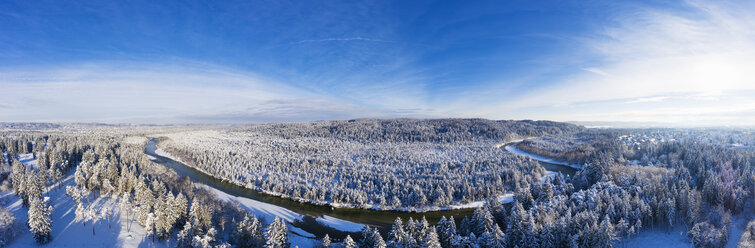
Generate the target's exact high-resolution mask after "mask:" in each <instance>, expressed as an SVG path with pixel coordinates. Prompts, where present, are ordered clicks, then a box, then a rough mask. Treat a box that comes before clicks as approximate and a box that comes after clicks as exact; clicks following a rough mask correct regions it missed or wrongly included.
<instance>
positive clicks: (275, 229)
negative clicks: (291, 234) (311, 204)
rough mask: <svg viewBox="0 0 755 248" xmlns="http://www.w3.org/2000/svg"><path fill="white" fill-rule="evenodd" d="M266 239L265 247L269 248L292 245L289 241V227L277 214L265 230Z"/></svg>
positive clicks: (284, 247) (285, 247)
mask: <svg viewBox="0 0 755 248" xmlns="http://www.w3.org/2000/svg"><path fill="white" fill-rule="evenodd" d="M265 239H266V242H265V247H267V248H282V247H283V248H287V247H289V246H291V244H289V243H288V227H286V223H284V222H283V220H281V219H280V218H278V217H277V216H276V217H275V220H273V223H270V226H268V227H267V230H265Z"/></svg>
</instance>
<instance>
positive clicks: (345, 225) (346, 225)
mask: <svg viewBox="0 0 755 248" xmlns="http://www.w3.org/2000/svg"><path fill="white" fill-rule="evenodd" d="M316 221H317V222H319V223H320V224H323V225H326V226H329V227H332V228H334V229H336V230H340V231H345V232H359V231H361V230H362V228H364V225H362V224H357V223H354V222H351V221H345V220H342V219H338V218H334V217H330V216H327V215H323V216H322V217H321V218H317V219H316Z"/></svg>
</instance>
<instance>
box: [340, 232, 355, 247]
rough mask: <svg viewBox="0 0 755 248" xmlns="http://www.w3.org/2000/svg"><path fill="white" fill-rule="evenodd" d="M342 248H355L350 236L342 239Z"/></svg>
mask: <svg viewBox="0 0 755 248" xmlns="http://www.w3.org/2000/svg"><path fill="white" fill-rule="evenodd" d="M343 248H357V244H356V243H355V242H354V239H352V238H351V235H346V238H345V239H343Z"/></svg>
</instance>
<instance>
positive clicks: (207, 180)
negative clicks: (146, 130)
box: [145, 138, 576, 238]
mask: <svg viewBox="0 0 755 248" xmlns="http://www.w3.org/2000/svg"><path fill="white" fill-rule="evenodd" d="M156 143H157V139H156V138H153V139H151V140H150V141H149V142H148V143H147V145H146V147H145V153H146V154H147V155H150V156H152V157H154V158H155V159H154V160H153V161H154V162H156V163H159V164H162V165H165V166H167V167H170V168H172V169H173V170H175V171H176V172H177V173H178V175H179V176H182V177H184V176H185V177H189V178H190V179H191V180H193V181H195V182H198V183H202V184H205V185H207V186H209V187H212V188H215V189H217V190H219V191H222V192H225V193H226V194H229V195H232V196H237V197H244V198H249V199H252V200H256V201H260V202H264V203H269V204H273V205H276V206H278V207H282V208H285V209H288V210H290V211H292V212H295V213H297V214H300V215H302V216H303V218H301V220H300V221H297V222H296V223H292V224H293V225H294V226H295V227H298V228H301V229H302V230H304V231H306V232H309V233H311V234H314V235H316V236H317V237H321V236H323V235H324V234H325V233H328V234H329V235H330V236H331V237H334V238H340V237H343V236H345V235H346V233H345V232H342V231H338V230H335V229H332V228H329V227H327V226H325V225H322V224H321V223H319V222H317V221H316V220H315V219H316V218H322V217H323V216H326V215H327V216H330V217H334V218H338V219H341V220H346V221H350V222H354V223H358V224H364V225H370V226H374V227H377V228H378V229H380V231H381V232H382V233H384V234H386V233H387V232H388V231H389V230H390V228H391V225H392V224H393V221H394V220H395V219H396V217H401V219H403V220H406V219H408V218H409V217H412V218H414V219H421V218H422V217H423V216H425V217H426V218H427V220H428V221H429V222H430V223H431V224H434V223H436V222H437V221H438V220H440V218H441V217H442V216H446V217H450V216H454V218H455V219H456V220H457V221H460V220H461V219H462V218H464V216H469V215H472V213H473V212H474V209H456V210H440V211H431V212H424V213H410V212H402V211H382V210H370V209H360V208H332V207H329V206H320V205H314V204H309V203H302V202H297V201H294V200H291V199H287V198H282V197H277V196H272V195H267V194H264V193H260V192H257V191H255V190H252V189H248V188H245V187H242V186H238V185H235V184H232V183H229V182H226V181H223V180H219V179H217V178H215V177H212V176H210V175H207V174H204V173H202V172H200V171H198V170H196V169H194V168H191V167H189V166H187V165H184V164H182V163H180V162H177V161H175V160H173V159H170V158H167V157H164V156H160V155H158V154H157V153H156V152H155V151H156V150H157V144H156ZM502 149H503V148H502ZM540 164H541V165H542V166H543V167H544V168H545V169H546V170H548V171H559V172H561V173H564V174H569V175H572V174H574V172H575V171H576V170H575V169H573V168H570V167H567V166H562V165H556V164H550V163H545V162H540Z"/></svg>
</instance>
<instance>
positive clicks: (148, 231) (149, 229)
mask: <svg viewBox="0 0 755 248" xmlns="http://www.w3.org/2000/svg"><path fill="white" fill-rule="evenodd" d="M144 223H145V224H144V231H145V235H147V237H152V242H154V241H155V235H156V233H155V232H156V230H155V214H153V213H148V214H147V218H146V219H145V222H144Z"/></svg>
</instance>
